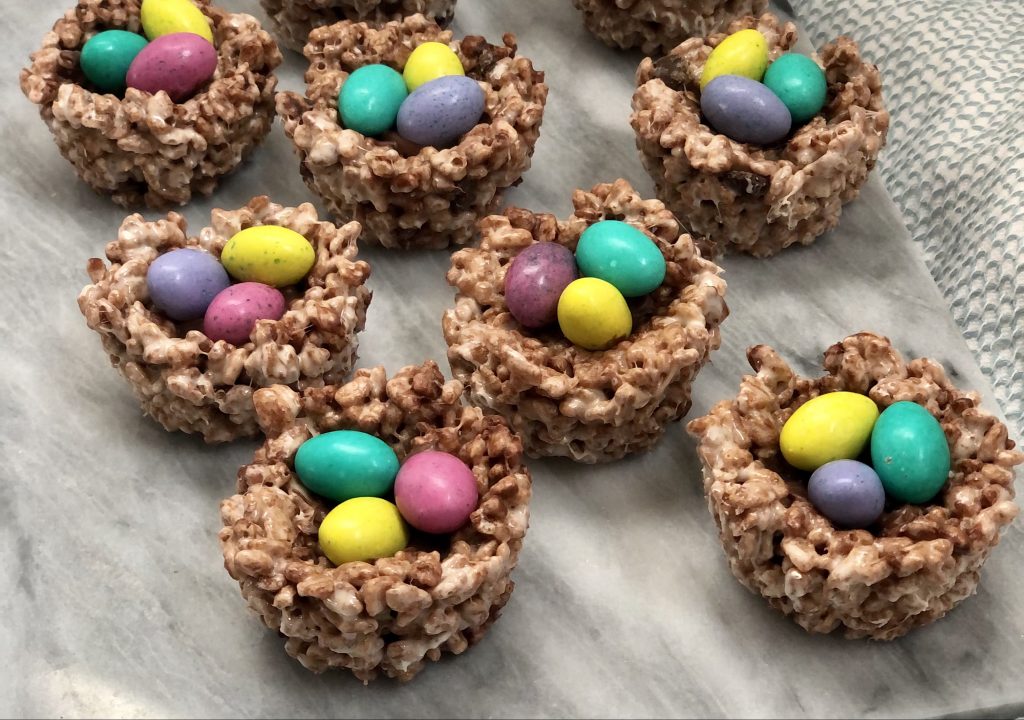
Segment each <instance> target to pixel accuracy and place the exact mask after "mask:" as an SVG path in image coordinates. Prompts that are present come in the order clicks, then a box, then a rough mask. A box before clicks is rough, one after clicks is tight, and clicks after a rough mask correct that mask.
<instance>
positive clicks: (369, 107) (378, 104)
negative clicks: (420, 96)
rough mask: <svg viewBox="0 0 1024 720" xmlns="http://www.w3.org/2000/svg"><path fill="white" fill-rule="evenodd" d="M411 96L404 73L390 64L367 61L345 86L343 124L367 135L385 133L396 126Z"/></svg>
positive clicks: (340, 99) (341, 109) (341, 106)
mask: <svg viewBox="0 0 1024 720" xmlns="http://www.w3.org/2000/svg"><path fill="white" fill-rule="evenodd" d="M408 96H409V92H408V90H406V89H405V80H404V79H403V78H402V74H401V73H400V72H398V71H397V70H395V69H393V68H390V67H388V66H387V65H364V66H363V67H361V68H359V69H357V70H356V71H355V72H353V73H352V74H351V75H349V76H348V79H347V80H345V84H344V85H342V86H341V91H340V92H339V93H338V111H339V112H340V113H341V124H342V125H343V126H344V127H347V128H351V129H352V130H355V131H356V132H360V133H362V134H363V135H371V136H372V135H381V134H383V133H385V132H387V131H388V130H390V129H391V128H393V127H394V126H395V119H396V118H397V117H398V110H399V108H401V107H402V103H403V102H404V101H405V99H406V98H407V97H408Z"/></svg>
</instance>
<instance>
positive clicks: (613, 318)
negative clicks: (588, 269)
mask: <svg viewBox="0 0 1024 720" xmlns="http://www.w3.org/2000/svg"><path fill="white" fill-rule="evenodd" d="M558 326H559V327H560V328H561V329H562V334H563V335H565V337H567V338H568V339H569V340H570V341H571V342H573V343H575V344H576V345H579V346H580V347H582V348H586V349H587V350H604V349H605V348H608V347H611V346H612V345H614V344H615V343H617V342H618V341H619V340H622V339H623V338H626V337H629V333H630V332H632V330H633V316H632V315H631V314H630V312H629V305H627V304H626V298H624V297H622V293H620V292H619V291H618V290H616V289H615V286H614V285H612V284H611V283H610V282H606V281H604V280H602V279H601V278H593V277H584V278H580V279H579V280H573V281H572V282H571V283H569V285H568V287H566V288H565V290H563V291H562V296H561V297H560V298H559V299H558Z"/></svg>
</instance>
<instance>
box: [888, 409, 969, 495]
mask: <svg viewBox="0 0 1024 720" xmlns="http://www.w3.org/2000/svg"><path fill="white" fill-rule="evenodd" d="M871 463H872V464H873V465H874V466H875V471H876V472H877V473H878V477H880V478H881V479H882V485H883V486H884V487H885V491H886V492H887V493H889V495H890V496H891V497H892V498H893V499H895V500H899V501H900V502H908V503H923V502H927V501H928V500H931V499H932V498H933V497H935V494H936V493H938V492H939V490H941V489H942V486H943V485H945V484H946V480H947V479H948V477H949V466H950V458H949V443H948V442H947V441H946V434H945V433H944V432H943V431H942V425H940V424H939V421H938V420H936V419H935V417H934V416H932V414H931V413H930V412H928V410H927V409H926V408H924V407H922V406H920V405H918V404H917V403H913V402H908V401H905V400H904V401H901V402H897V403H893V404H892V405H890V406H889V407H887V408H886V409H885V411H884V412H883V413H882V414H881V416H880V417H879V418H878V422H877V423H876V424H875V430H874V432H873V433H872V434H871Z"/></svg>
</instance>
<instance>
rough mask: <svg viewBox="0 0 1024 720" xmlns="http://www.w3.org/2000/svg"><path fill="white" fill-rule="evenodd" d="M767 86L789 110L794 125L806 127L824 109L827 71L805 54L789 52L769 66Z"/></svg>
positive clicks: (826, 94) (765, 77)
mask: <svg viewBox="0 0 1024 720" xmlns="http://www.w3.org/2000/svg"><path fill="white" fill-rule="evenodd" d="M764 84H765V87H767V88H768V89H769V90H771V91H772V92H773V93H775V94H776V95H777V96H778V98H779V100H781V101H782V103H783V105H785V106H786V107H787V108H788V109H789V114H790V115H791V116H792V117H793V122H794V123H796V124H797V125H803V124H804V123H805V122H807V121H808V120H810V119H811V118H813V117H814V116H815V115H817V114H818V113H819V112H821V108H823V107H824V106H825V99H826V97H827V96H828V81H827V80H826V79H825V71H824V70H822V69H821V68H820V67H819V66H818V63H816V62H814V61H813V60H811V58H809V57H807V56H806V55H797V54H795V53H787V54H785V55H783V56H782V57H780V58H779V59H778V60H776V61H775V62H773V63H772V64H771V65H769V66H768V72H766V73H765V74H764Z"/></svg>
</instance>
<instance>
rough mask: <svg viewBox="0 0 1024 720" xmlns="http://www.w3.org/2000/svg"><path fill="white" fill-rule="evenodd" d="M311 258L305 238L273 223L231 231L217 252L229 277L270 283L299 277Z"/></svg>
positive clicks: (310, 264)
mask: <svg viewBox="0 0 1024 720" xmlns="http://www.w3.org/2000/svg"><path fill="white" fill-rule="evenodd" d="M315 259H316V255H315V253H314V252H313V246H312V245H310V244H309V241H308V240H307V239H306V238H304V237H303V236H302V235H300V234H299V233H297V232H295V231H294V230H289V229H288V228H284V227H279V226H277V225H255V226H253V227H251V228H246V229H245V230H242V231H241V232H238V233H235V234H234V235H233V236H232V238H231V239H230V240H228V243H227V245H225V246H224V250H223V251H222V252H221V254H220V261H221V263H222V264H223V265H224V269H225V270H227V271H228V274H229V275H231V277H233V278H235V279H236V280H241V281H242V282H258V283H263V284H264V285H271V286H273V287H284V286H285V285H292V284H294V283H297V282H298V281H299V280H302V278H304V277H306V273H308V272H309V269H310V268H311V267H313V261H314V260H315Z"/></svg>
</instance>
